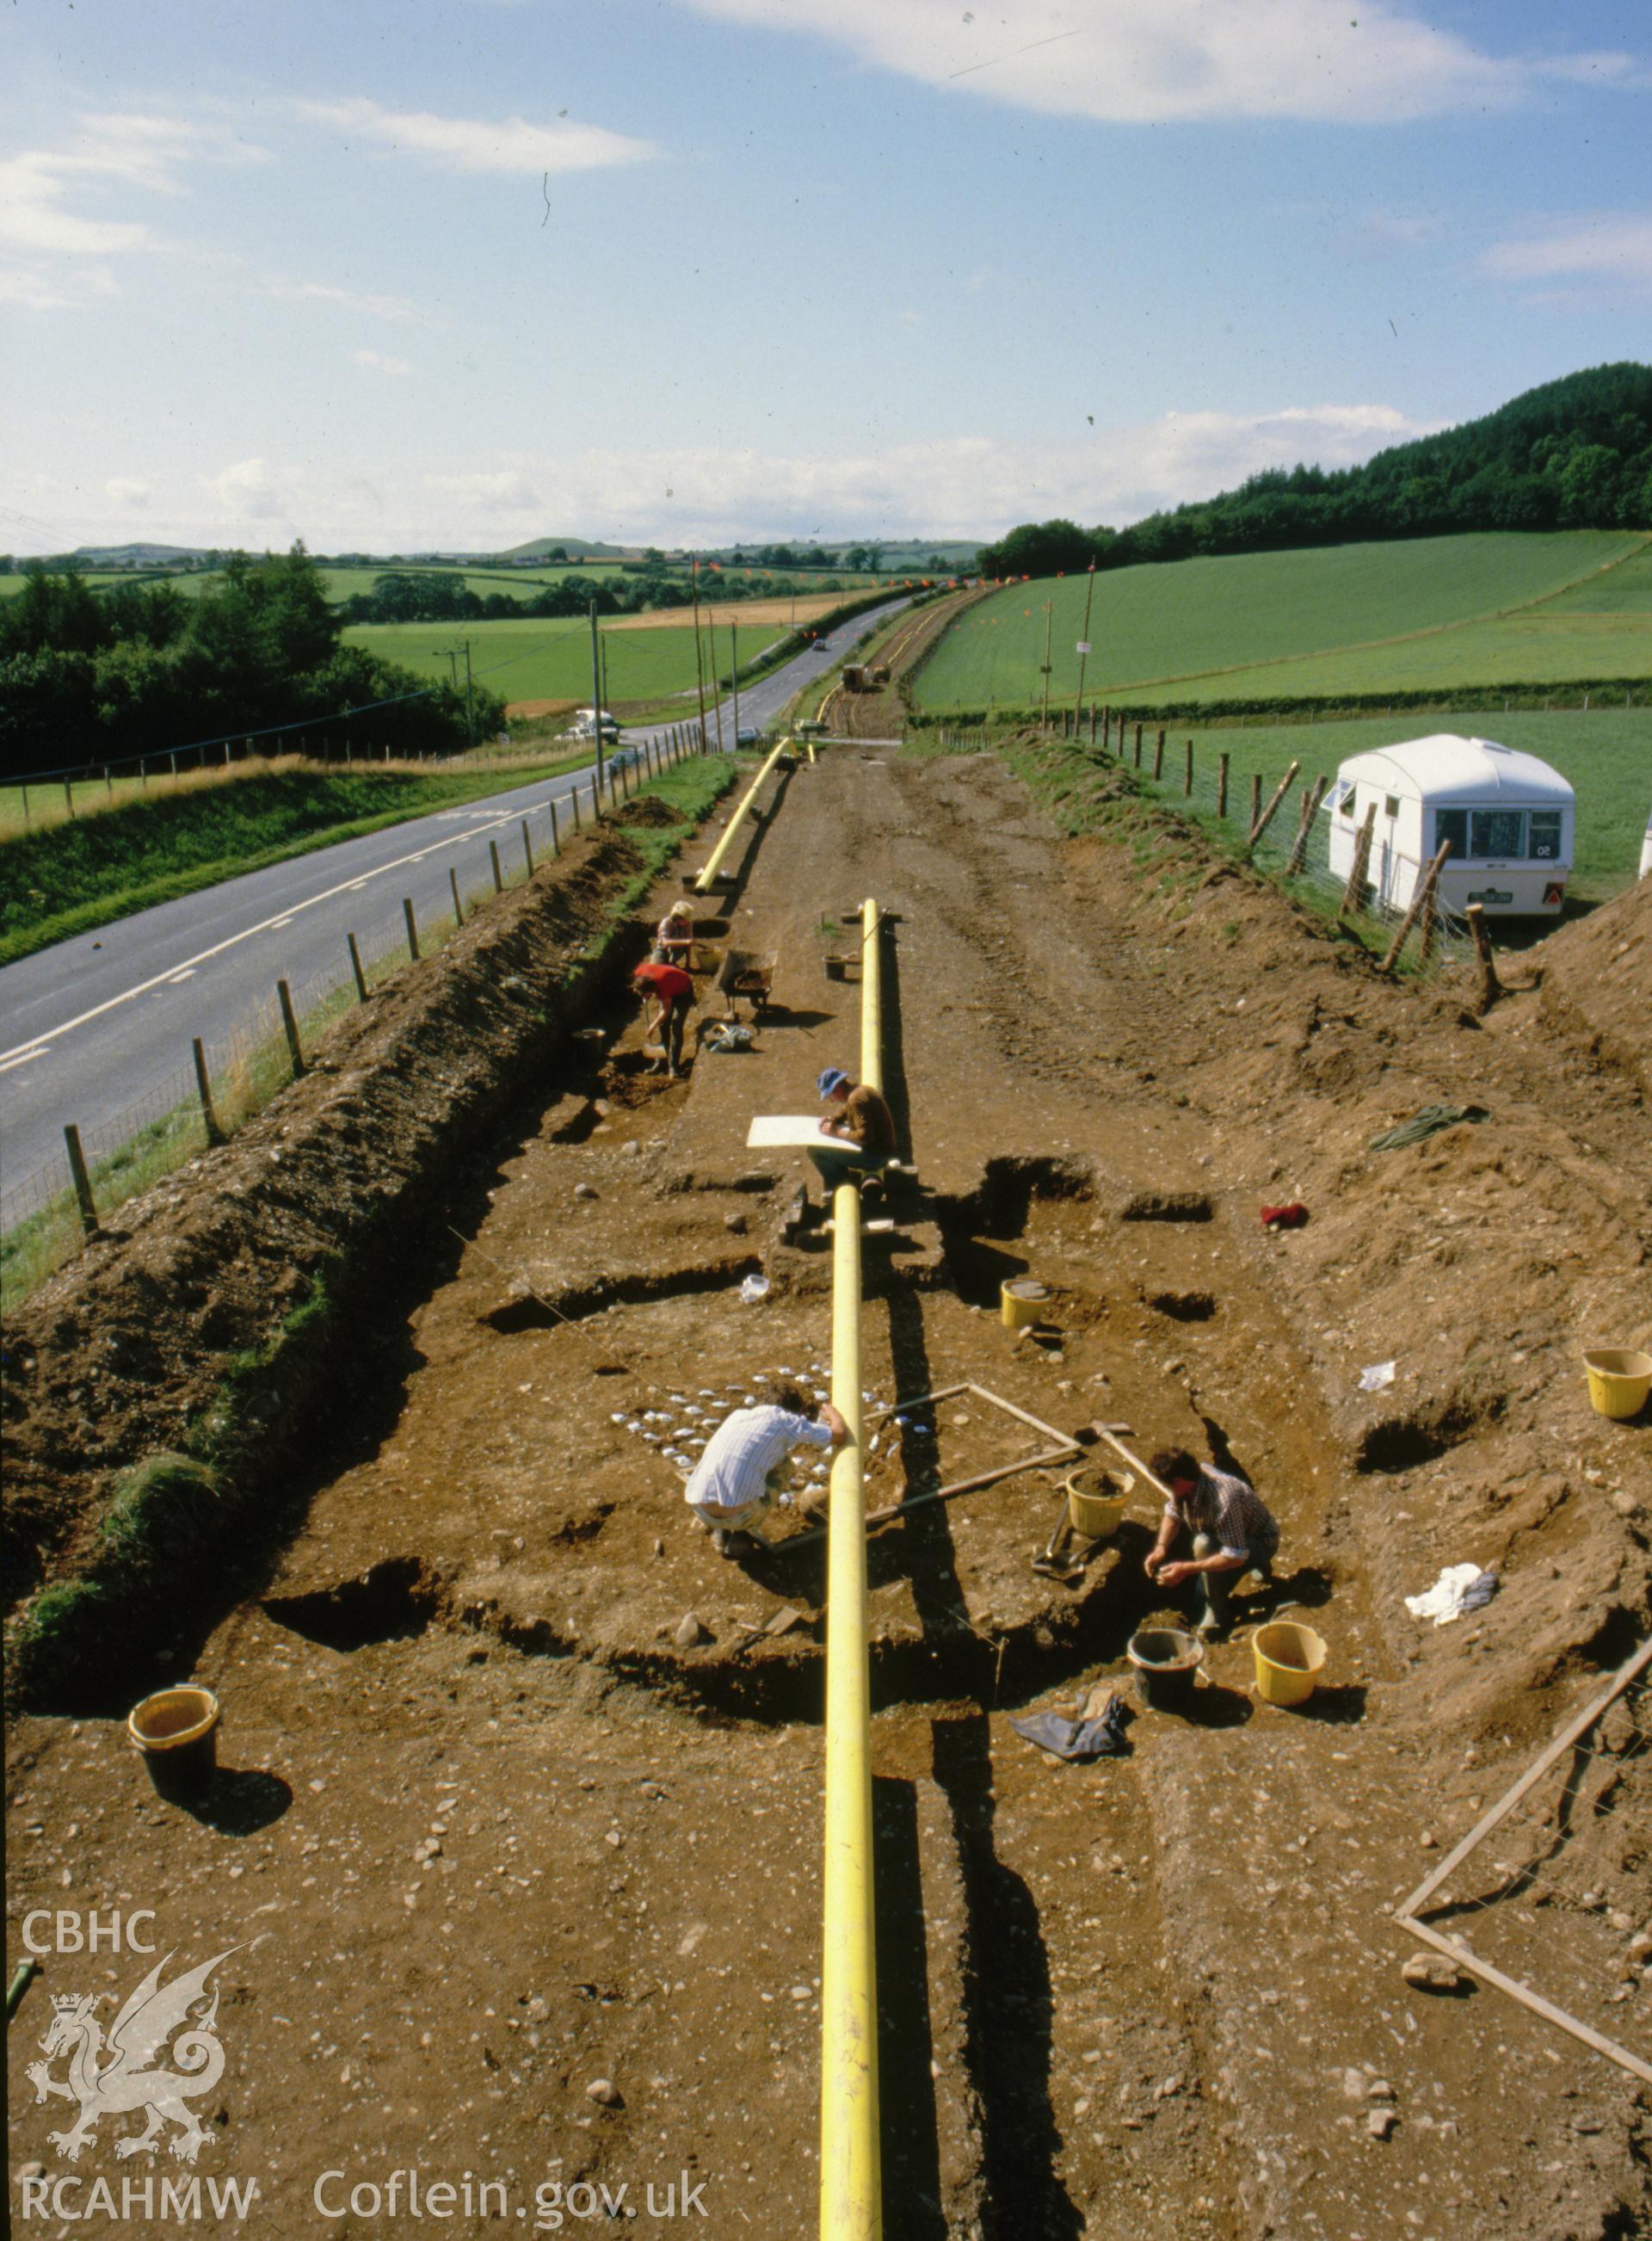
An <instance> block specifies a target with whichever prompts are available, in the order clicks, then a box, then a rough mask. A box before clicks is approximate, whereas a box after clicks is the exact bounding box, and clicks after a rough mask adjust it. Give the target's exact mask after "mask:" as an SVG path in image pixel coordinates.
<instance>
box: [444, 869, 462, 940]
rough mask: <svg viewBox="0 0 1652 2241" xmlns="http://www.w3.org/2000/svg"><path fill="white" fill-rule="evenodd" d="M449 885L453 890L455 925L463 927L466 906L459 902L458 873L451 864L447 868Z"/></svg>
mask: <svg viewBox="0 0 1652 2241" xmlns="http://www.w3.org/2000/svg"><path fill="white" fill-rule="evenodd" d="M447 884H448V886H450V887H451V889H452V890H453V923H454V925H455V926H463V925H464V923H465V906H464V905H463V904H462V903H461V902H460V900H459V891H458V873H457V872H456V871H455V870H454V869H453V866H451V864H450V865H449V866H448V867H447Z"/></svg>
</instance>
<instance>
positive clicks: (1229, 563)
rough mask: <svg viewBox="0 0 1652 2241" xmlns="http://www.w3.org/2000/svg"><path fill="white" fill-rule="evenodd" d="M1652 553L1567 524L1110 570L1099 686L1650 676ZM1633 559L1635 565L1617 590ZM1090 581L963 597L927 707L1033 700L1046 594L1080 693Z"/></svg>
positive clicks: (1153, 688)
mask: <svg viewBox="0 0 1652 2241" xmlns="http://www.w3.org/2000/svg"><path fill="white" fill-rule="evenodd" d="M1648 564H1649V546H1648V540H1647V539H1646V538H1645V537H1644V536H1642V535H1637V534H1635V533H1634V532H1623V531H1608V530H1562V531H1555V532H1548V533H1547V534H1535V535H1522V534H1520V533H1518V532H1483V533H1479V534H1472V535H1468V536H1462V537H1436V538H1421V539H1408V540H1405V541H1401V542H1394V543H1382V544H1371V545H1331V546H1321V547H1315V548H1313V549H1311V550H1308V551H1306V552H1255V553H1240V554H1234V555H1233V556H1231V557H1229V558H1227V559H1191V560H1181V561H1175V562H1169V563H1165V564H1161V565H1153V566H1145V567H1135V568H1122V569H1117V570H1113V571H1109V572H1106V573H1098V574H1097V575H1096V577H1095V579H1094V608H1093V612H1092V619H1091V624H1090V642H1091V645H1092V646H1093V648H1094V651H1093V652H1092V653H1091V655H1090V657H1089V659H1088V660H1087V663H1086V665H1085V682H1084V689H1085V696H1086V698H1087V699H1089V698H1090V697H1092V696H1094V698H1096V699H1112V700H1113V701H1114V702H1115V703H1116V702H1118V701H1120V700H1121V699H1127V698H1129V697H1132V696H1133V695H1134V697H1135V698H1137V699H1143V700H1148V701H1151V700H1153V699H1177V700H1185V699H1268V698H1270V697H1272V696H1274V695H1275V694H1281V695H1290V696H1297V695H1320V694H1323V695H1334V694H1335V693H1337V692H1367V691H1381V690H1385V689H1387V690H1394V691H1398V690H1401V689H1403V687H1404V686H1406V685H1407V684H1408V683H1413V684H1416V685H1420V686H1448V685H1451V684H1454V683H1461V684H1473V685H1488V684H1495V683H1497V682H1501V681H1504V680H1507V681H1508V682H1510V683H1515V682H1520V683H1540V684H1541V683H1543V682H1545V681H1548V679H1555V681H1557V682H1559V681H1564V680H1567V679H1577V678H1588V677H1592V676H1601V675H1607V676H1618V675H1629V676H1643V675H1652V630H1649V629H1648V628H1647V627H1646V625H1645V624H1644V622H1643V620H1642V615H1643V612H1644V609H1643V607H1642V605H1641V604H1640V603H1641V602H1642V600H1644V599H1646V597H1647V596H1648V588H1649V580H1652V568H1649V565H1648ZM1622 570H1632V571H1633V574H1632V575H1631V576H1629V577H1627V578H1626V579H1625V580H1626V585H1627V586H1628V588H1627V590H1626V591H1624V592H1620V591H1619V589H1618V586H1617V582H1616V579H1617V576H1618V574H1619V572H1620V571H1622ZM1089 582H1090V579H1088V578H1087V577H1086V576H1084V575H1077V576H1066V577H1061V578H1047V579H1042V580H1040V581H1034V582H1033V583H1029V584H1015V585H1007V586H1006V588H1005V589H1004V590H1003V591H1001V592H997V593H995V594H994V595H993V597H992V598H991V599H987V600H984V601H983V602H981V604H980V605H977V606H973V607H971V608H968V609H967V610H966V612H964V613H963V614H962V615H961V616H960V618H959V619H958V621H957V622H955V623H954V624H953V626H952V628H951V629H950V630H949V631H948V632H946V635H945V637H944V638H943V639H941V641H940V645H939V646H938V647H937V649H936V651H935V652H934V654H933V656H932V658H931V659H930V660H929V661H928V662H927V663H926V665H925V666H924V667H923V669H922V670H921V671H920V673H919V676H918V679H917V680H916V686H915V691H916V697H917V699H918V703H919V705H920V706H921V707H924V708H926V709H933V710H936V711H945V710H947V709H955V708H967V709H980V708H986V707H989V706H994V705H996V706H1000V707H1004V706H1017V707H1028V706H1034V705H1035V704H1036V703H1037V702H1038V701H1039V699H1040V696H1041V692H1042V689H1043V680H1042V677H1041V674H1040V671H1041V666H1042V663H1043V660H1044V644H1045V630H1046V622H1047V619H1048V623H1049V629H1050V644H1051V653H1050V662H1051V679H1050V687H1051V692H1052V694H1053V697H1056V698H1058V699H1059V698H1063V697H1065V698H1067V699H1070V698H1071V697H1072V695H1073V692H1074V691H1075V690H1076V687H1077V684H1078V667H1079V657H1078V654H1077V652H1075V646H1076V642H1077V640H1078V639H1079V637H1080V634H1081V632H1082V629H1083V623H1084V612H1085V600H1086V596H1087V591H1088V589H1089ZM1568 586H1569V587H1571V588H1570V589H1568ZM1637 586H1638V588H1636V587H1637Z"/></svg>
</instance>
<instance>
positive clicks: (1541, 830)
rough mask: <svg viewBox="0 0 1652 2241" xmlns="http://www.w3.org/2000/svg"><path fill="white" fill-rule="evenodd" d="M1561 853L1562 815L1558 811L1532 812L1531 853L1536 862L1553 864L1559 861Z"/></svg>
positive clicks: (1540, 810) (1542, 810) (1543, 810)
mask: <svg viewBox="0 0 1652 2241" xmlns="http://www.w3.org/2000/svg"><path fill="white" fill-rule="evenodd" d="M1560 852H1561V813H1560V812H1559V810H1558V809H1534V810H1533V812H1532V844H1531V853H1532V856H1533V859H1534V860H1535V861H1536V862H1538V863H1540V864H1553V863H1556V862H1558V861H1559V859H1560Z"/></svg>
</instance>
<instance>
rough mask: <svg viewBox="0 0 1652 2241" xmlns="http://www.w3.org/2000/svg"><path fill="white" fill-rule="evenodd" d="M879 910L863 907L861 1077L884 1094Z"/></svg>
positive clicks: (866, 904) (869, 905) (873, 905)
mask: <svg viewBox="0 0 1652 2241" xmlns="http://www.w3.org/2000/svg"><path fill="white" fill-rule="evenodd" d="M878 920H879V911H878V906H877V904H876V903H874V902H873V901H871V900H867V901H866V902H864V903H862V904H861V906H860V1079H861V1080H862V1081H864V1082H865V1083H866V1087H867V1088H868V1089H875V1090H876V1091H877V1093H878V1094H879V1096H880V1097H881V1096H882V1095H883V961H882V958H881V955H880V949H879V940H878Z"/></svg>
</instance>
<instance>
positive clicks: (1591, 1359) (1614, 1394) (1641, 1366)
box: [1583, 1346, 1652, 1418]
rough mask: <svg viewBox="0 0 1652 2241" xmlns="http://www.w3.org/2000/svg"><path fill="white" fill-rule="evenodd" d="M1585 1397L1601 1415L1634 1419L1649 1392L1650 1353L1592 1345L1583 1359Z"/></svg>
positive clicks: (1651, 1378) (1651, 1375) (1651, 1388)
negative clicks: (1586, 1381) (1585, 1386)
mask: <svg viewBox="0 0 1652 2241" xmlns="http://www.w3.org/2000/svg"><path fill="white" fill-rule="evenodd" d="M1583 1367H1584V1368H1585V1369H1586V1370H1587V1371H1588V1397H1589V1399H1590V1400H1591V1401H1593V1402H1594V1403H1595V1408H1596V1409H1597V1410H1598V1411H1599V1412H1600V1414H1601V1415H1602V1416H1616V1417H1619V1418H1622V1417H1625V1416H1638V1415H1640V1413H1641V1411H1642V1408H1645V1406H1646V1396H1647V1395H1648V1394H1649V1393H1652V1354H1635V1353H1631V1352H1628V1351H1626V1350H1625V1349H1624V1348H1622V1347H1619V1346H1592V1347H1591V1348H1589V1350H1588V1353H1587V1354H1586V1355H1584V1356H1583Z"/></svg>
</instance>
